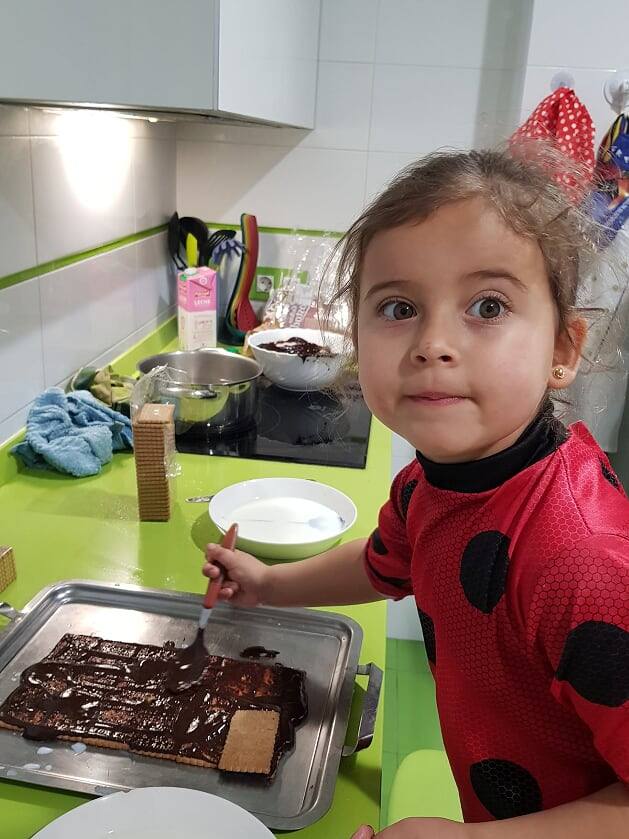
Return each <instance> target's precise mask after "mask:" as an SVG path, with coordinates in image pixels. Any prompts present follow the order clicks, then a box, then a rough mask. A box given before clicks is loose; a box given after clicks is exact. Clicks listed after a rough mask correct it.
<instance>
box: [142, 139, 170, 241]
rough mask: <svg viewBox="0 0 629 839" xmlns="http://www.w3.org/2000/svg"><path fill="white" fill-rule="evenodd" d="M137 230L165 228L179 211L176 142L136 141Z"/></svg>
mask: <svg viewBox="0 0 629 839" xmlns="http://www.w3.org/2000/svg"><path fill="white" fill-rule="evenodd" d="M131 144H132V152H133V155H132V156H133V184H134V190H135V229H136V230H137V231H139V230H147V229H148V228H150V227H157V225H159V224H165V223H166V222H167V221H168V219H169V218H170V217H171V216H172V214H173V213H174V211H175V209H176V208H175V195H176V191H177V190H176V177H177V145H176V142H175V139H174V138H173V139H168V140H159V139H152V138H134V139H132V140H131Z"/></svg>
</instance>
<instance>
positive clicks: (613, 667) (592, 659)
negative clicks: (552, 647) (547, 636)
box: [556, 621, 629, 708]
mask: <svg viewBox="0 0 629 839" xmlns="http://www.w3.org/2000/svg"><path fill="white" fill-rule="evenodd" d="M556 675H557V678H558V679H559V681H565V682H568V684H569V685H571V686H572V687H573V688H574V689H575V690H576V692H577V693H578V694H579V695H580V696H582V697H583V698H584V699H587V700H588V701H589V702H596V704H597V705H606V706H607V707H609V708H618V707H620V706H621V705H624V703H625V702H626V701H627V700H628V699H629V632H626V631H625V630H624V629H621V627H619V626H615V625H614V624H613V623H606V622H605V621H586V622H585V623H582V624H580V625H579V626H577V627H576V628H575V629H573V630H572V632H570V634H569V635H568V637H567V639H566V643H565V646H564V648H563V653H562V654H561V660H560V662H559V666H558V667H557V674H556Z"/></svg>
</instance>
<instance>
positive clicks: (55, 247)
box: [0, 105, 176, 443]
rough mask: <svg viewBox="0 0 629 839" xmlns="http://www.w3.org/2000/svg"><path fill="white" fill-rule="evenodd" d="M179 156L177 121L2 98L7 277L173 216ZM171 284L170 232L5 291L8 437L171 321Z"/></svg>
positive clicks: (3, 420) (0, 311) (2, 264)
mask: <svg viewBox="0 0 629 839" xmlns="http://www.w3.org/2000/svg"><path fill="white" fill-rule="evenodd" d="M175 161H176V157H175V139H174V126H172V125H168V124H163V123H160V124H156V125H153V124H149V123H147V122H144V121H137V120H127V119H124V120H123V119H119V118H117V117H115V116H113V115H110V114H105V113H99V112H85V113H80V114H76V115H73V114H66V115H64V116H57V115H54V114H50V113H46V112H43V111H40V110H34V109H29V108H24V107H16V106H5V105H0V278H3V277H7V276H8V275H12V274H15V273H16V272H19V271H23V270H26V269H31V268H34V267H36V266H38V265H42V264H44V263H50V262H51V261H53V260H57V259H60V258H63V257H67V256H68V255H70V254H73V253H76V252H79V251H84V250H89V249H92V248H95V247H97V246H99V245H102V244H104V243H106V242H110V241H112V240H115V239H118V238H121V237H125V236H129V235H130V234H133V233H136V232H140V231H143V230H147V229H150V228H152V227H155V226H157V225H161V224H163V223H164V222H165V221H166V220H167V219H168V217H169V216H170V214H171V213H172V212H173V210H174V208H175V178H176V167H175ZM173 286H174V280H173V277H172V272H171V271H170V268H169V264H168V260H167V256H166V243H165V235H164V234H163V233H162V234H158V235H156V236H152V237H150V238H147V239H143V240H142V241H139V242H136V243H133V244H128V245H126V246H125V247H123V248H120V249H117V250H112V251H110V252H107V253H103V254H101V255H99V256H95V257H92V258H90V259H86V260H83V261H80V262H76V263H75V264H73V265H70V266H67V267H63V268H59V269H58V270H54V271H50V272H47V273H43V274H42V275H41V276H34V277H33V278H32V279H28V280H25V281H21V282H19V283H17V284H15V285H11V286H9V287H7V288H4V289H2V290H0V443H1V442H2V441H4V440H6V439H7V438H8V437H10V436H11V435H12V434H13V433H14V432H16V431H18V430H19V429H20V428H21V427H22V426H23V425H24V421H25V419H26V414H27V412H28V406H29V404H30V402H31V400H32V399H33V398H34V397H35V396H36V395H37V394H38V393H40V392H41V391H42V390H43V389H44V388H45V387H49V386H51V385H56V384H61V383H63V382H64V381H65V380H66V379H67V378H68V377H69V376H70V375H71V374H72V373H73V372H74V371H75V370H76V369H77V368H78V367H80V366H83V365H86V364H89V363H96V364H102V363H106V362H107V361H108V360H109V359H111V358H113V357H114V356H115V355H117V354H119V353H120V352H122V351H123V350H124V349H125V348H126V347H128V346H131V345H132V344H133V343H135V342H136V341H138V340H140V338H141V337H143V336H144V335H145V334H147V333H148V332H150V331H151V329H153V328H154V327H155V326H156V325H157V324H158V323H159V322H161V321H162V320H163V319H164V318H165V317H167V316H168V314H169V312H170V311H171V307H172V303H173Z"/></svg>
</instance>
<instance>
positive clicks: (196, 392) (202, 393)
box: [162, 386, 218, 399]
mask: <svg viewBox="0 0 629 839" xmlns="http://www.w3.org/2000/svg"><path fill="white" fill-rule="evenodd" d="M162 393H163V394H164V395H165V396H174V397H177V398H180V397H182V396H183V397H185V398H186V399H217V398H218V393H217V392H216V391H215V390H211V389H210V388H194V389H192V390H188V388H185V387H181V386H179V387H165V388H163V390H162Z"/></svg>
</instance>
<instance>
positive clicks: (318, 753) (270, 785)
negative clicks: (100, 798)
mask: <svg viewBox="0 0 629 839" xmlns="http://www.w3.org/2000/svg"><path fill="white" fill-rule="evenodd" d="M200 606H201V597H200V596H199V595H195V594H185V593H181V592H174V591H164V590H158V589H148V588H141V587H139V586H119V585H115V584H105V583H95V582H90V581H88V580H70V581H67V582H61V583H57V584H56V585H53V586H50V587H48V588H45V589H43V590H42V591H41V592H40V593H39V594H38V595H36V597H34V598H33V600H31V601H30V603H28V604H27V605H26V606H25V607H24V609H23V611H21V612H18V611H16V610H15V609H13V608H12V607H11V606H9V605H8V604H4V603H3V604H0V614H1V615H4V616H5V617H7V618H9V620H10V622H11V623H10V626H9V628H8V629H7V630H6V631H4V632H2V633H1V634H0V703H1V702H4V700H5V699H6V697H7V696H8V695H9V694H10V693H11V692H12V691H13V690H14V689H15V688H16V687H17V685H18V681H19V677H20V674H21V672H22V671H23V670H24V668H25V667H28V666H29V665H31V664H33V663H34V662H36V661H38V660H40V659H42V658H43V657H44V656H45V655H47V654H48V653H49V652H50V650H52V648H53V647H54V646H55V644H56V643H57V641H58V640H59V639H60V638H61V636H62V635H64V633H66V632H73V633H80V634H85V635H98V636H100V637H103V638H109V639H112V640H115V641H131V642H136V643H149V644H158V645H160V644H163V643H164V642H165V641H174V642H175V643H176V644H177V645H181V644H184V643H189V642H190V641H191V640H192V639H193V638H194V634H195V632H196V626H197V620H198V615H199V609H200ZM205 638H206V644H207V647H208V650H209V652H210V653H213V654H215V655H223V656H228V657H232V658H238V657H239V653H240V651H241V650H243V649H245V648H246V647H249V646H253V645H261V646H264V647H267V648H270V649H274V650H278V651H279V656H278V657H277V659H276V661H277V662H280V663H282V664H284V665H286V666H288V667H296V668H299V669H302V670H305V671H306V683H305V684H306V691H307V695H308V717H307V719H306V721H305V722H304V723H302V724H301V725H300V726H299V727H298V728H297V729H296V743H295V748H294V749H293V750H292V751H291V752H290V753H289V754H287V755H285V756H284V757H283V758H282V760H281V761H280V764H279V767H278V770H277V773H276V775H275V778H274V779H273V780H272V781H271V782H268V781H265V780H263V779H253V780H252V779H250V778H249V779H245V778H234V777H232V776H226V775H224V774H222V773H220V772H217V771H216V770H213V769H203V768H199V767H194V766H186V765H182V764H177V763H173V762H171V761H162V760H158V759H154V758H147V757H142V756H141V755H131V754H129V753H127V752H118V751H112V750H107V749H96V748H88V749H87V750H86V751H84V752H83V753H81V754H76V753H75V752H74V751H73V750H72V748H71V746H70V743H68V742H61V741H58V742H52V743H46V744H42V743H37V742H33V741H29V740H25V739H24V738H23V737H22V736H21V735H19V734H16V733H14V732H10V731H6V730H0V766H1V767H2V768H1V769H0V777H2V778H3V779H4V778H8V779H10V780H15V781H22V782H26V783H31V784H38V785H40V786H48V787H56V788H60V789H65V790H72V791H75V792H82V793H88V794H90V795H107V794H109V793H112V792H118V791H120V790H129V789H135V788H137V787H147V786H175V787H187V788H189V789H198V790H203V791H205V792H210V793H214V794H215V795H220V796H222V797H223V798H227V799H229V800H230V801H233V802H235V803H236V804H239V805H240V806H242V807H244V808H245V809H246V810H249V812H251V813H253V814H254V815H256V816H257V817H258V818H259V819H260V820H261V821H262V822H264V824H266V825H267V826H268V827H270V828H273V829H276V830H295V829H297V828H301V827H305V826H307V825H309V824H312V822H314V821H316V820H317V819H319V818H321V816H322V815H323V814H324V813H325V812H326V811H327V810H328V808H329V807H330V804H331V802H332V797H333V794H334V786H335V784H336V777H337V773H338V767H339V763H340V760H341V757H342V756H343V755H347V754H352V753H353V752H355V751H357V750H358V749H360V748H365V747H366V746H368V745H369V744H370V742H371V739H372V737H373V730H374V724H375V716H376V709H377V704H378V696H379V692H380V686H381V681H382V672H381V671H380V669H379V668H377V667H376V666H375V665H373V664H370V665H366V666H359V664H358V659H359V654H360V647H361V643H362V630H361V628H360V626H359V625H358V624H357V623H356V622H355V621H353V620H351V619H350V618H347V617H345V616H343V615H338V614H334V613H331V612H321V611H318V610H317V611H315V610H311V609H272V608H268V607H261V606H260V607H257V608H255V609H231V608H229V607H227V606H222V605H219V606H217V607H216V608H215V609H214V611H213V614H212V617H211V619H210V623H209V625H208V629H207V630H206V634H205ZM357 675H369V683H368V686H367V688H366V693H365V695H364V701H363V706H362V713H361V719H360V723H359V727H358V738H357V740H356V742H354V743H353V744H352V745H349V746H348V745H345V738H346V734H347V725H348V720H349V715H350V710H351V705H352V699H353V695H354V690H355V687H356V682H355V679H356V676H357ZM42 745H45V746H46V747H50V748H51V749H52V752H51V753H50V754H46V755H40V754H38V748H39V747H40V746H42ZM37 764H39V768H37ZM46 767H50V768H48V769H47V768H46Z"/></svg>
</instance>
